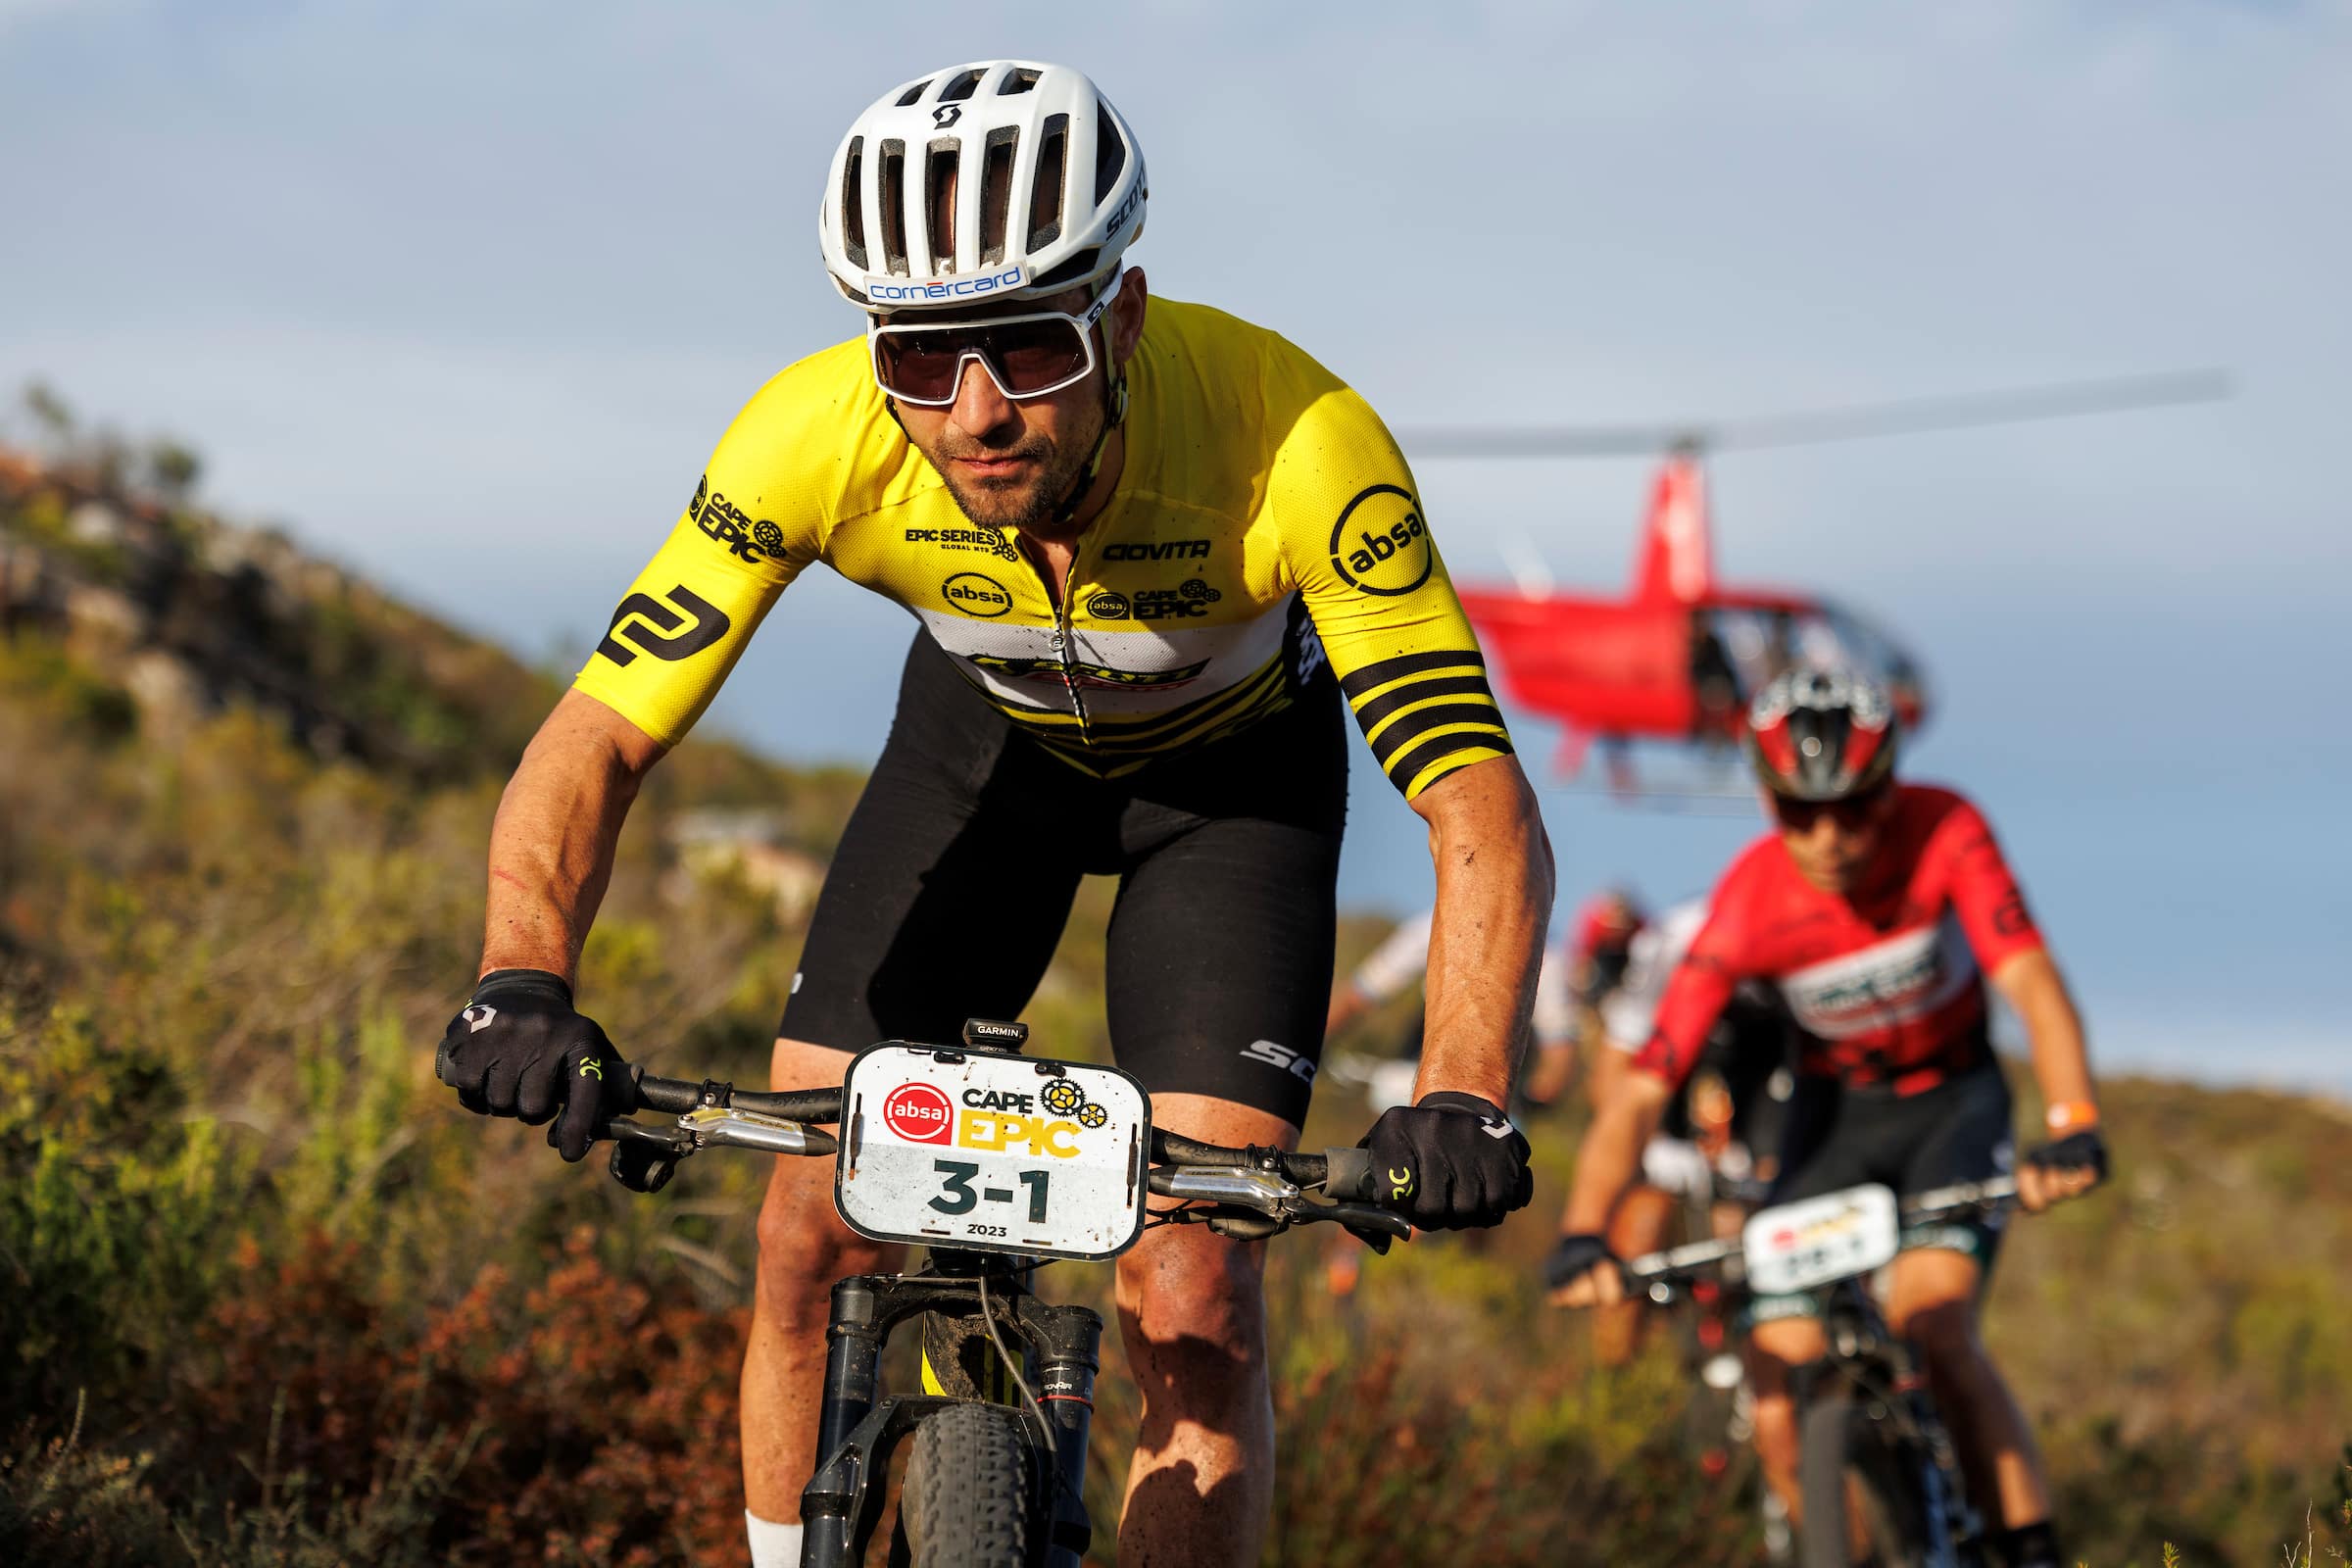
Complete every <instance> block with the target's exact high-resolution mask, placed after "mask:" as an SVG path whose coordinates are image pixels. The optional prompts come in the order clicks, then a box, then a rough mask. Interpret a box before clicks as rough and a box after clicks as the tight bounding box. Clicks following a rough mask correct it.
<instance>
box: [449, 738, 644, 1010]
mask: <svg viewBox="0 0 2352 1568" xmlns="http://www.w3.org/2000/svg"><path fill="white" fill-rule="evenodd" d="M661 757H662V748H661V746H660V745H659V744H658V743H657V742H655V741H654V740H653V739H652V738H651V737H649V736H647V735H646V734H645V733H644V732H643V731H641V730H639V729H637V728H636V727H635V726H634V725H632V724H630V723H629V722H628V721H627V720H626V719H623V718H621V717H620V715H619V714H617V713H615V712H613V711H612V710H611V709H609V708H607V707H605V706H604V705H603V704H602V703H599V702H597V701H596V700H595V699H593V698H589V697H583V696H581V695H580V694H579V693H577V692H572V693H567V694H565V696H564V700H563V701H562V702H560V703H558V704H557V705H556V710H555V711H554V712H552V713H550V714H549V715H548V718H547V722H546V723H544V724H542V725H541V726H540V727H539V733H538V734H537V735H535V736H534V737H532V740H531V744H530V746H529V748H528V749H527V750H526V751H525V752H524V753H523V756H522V761H521V764H520V765H519V766H517V767H516V768H515V776H514V778H512V779H511V780H509V781H508V783H507V790H506V794H505V795H504V796H502V797H501V798H500V800H499V803H498V816H497V818H496V820H495V821H493V822H492V824H491V827H490V886H489V905H488V914H487V917H486V918H485V920H484V925H483V933H482V964H481V973H483V974H488V973H489V972H490V971H491V970H493V969H545V970H548V971H549V972H551V973H554V974H560V975H562V976H563V977H564V979H565V980H566V981H569V980H571V979H572V978H573V974H574V971H575V969H576V968H577V967H578V963H579V956H580V947H581V944H582V943H584V942H586V941H587V938H588V928H589V926H590V924H591V923H592V922H594V920H595V919H596V910H597V907H598V905H600V904H601V903H603V902H604V897H605V886H606V883H607V882H608V880H609V879H610V878H611V876H612V872H613V846H614V845H615V844H616V843H617V842H618V841H619V838H620V825H621V822H622V820H623V818H625V817H626V816H627V814H628V809H629V803H630V802H631V801H633V800H635V799H636V797H637V789H638V786H639V785H640V784H641V783H642V782H643V781H644V778H645V774H646V772H647V770H648V769H650V768H651V767H652V766H653V764H654V763H655V762H656V761H658V760H661Z"/></svg>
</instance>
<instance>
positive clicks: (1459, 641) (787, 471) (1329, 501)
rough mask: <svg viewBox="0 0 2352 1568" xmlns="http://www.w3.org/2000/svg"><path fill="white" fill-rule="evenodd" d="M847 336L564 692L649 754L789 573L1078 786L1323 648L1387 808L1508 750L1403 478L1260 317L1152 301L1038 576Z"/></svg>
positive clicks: (1215, 719)
mask: <svg viewBox="0 0 2352 1568" xmlns="http://www.w3.org/2000/svg"><path fill="white" fill-rule="evenodd" d="M866 355H867V350H866V345H865V342H864V340H863V339H862V338H860V339H856V340H853V341H851V342H848V343H844V344H841V345H839V346H837V347H835V348H830V349H827V350H824V351H823V352H821V353H818V354H814V355H811V356H809V358H808V359H805V360H802V361H801V362H800V363H799V364H797V365H794V366H792V367H790V368H787V369H785V370H783V371H782V372H781V373H779V374H778V375H777V376H776V377H775V378H774V379H773V380H771V381H769V382H768V383H767V385H766V386H764V387H762V388H761V389H760V392H759V394H758V395H757V396H755V397H754V398H753V399H752V401H751V403H750V404H749V405H747V406H746V407H745V409H744V410H743V412H742V413H741V414H740V415H738V416H737V417H736V418H735V422H734V423H733V424H732V425H730V426H729V427H728V429H727V433H726V435H725V436H724V437H723V438H722V439H721V440H720V442H719V444H718V450H717V451H716V452H715V453H713V454H712V455H711V464H710V467H709V468H708V469H707V470H706V471H705V473H704V475H703V481H702V483H701V485H699V486H698V487H697V488H696V490H695V494H694V499H693V501H692V502H691V503H689V505H688V506H687V509H686V515H685V516H684V517H683V518H681V519H680V520H679V522H678V525H677V527H676V528H675V529H673V530H672V531H671V533H670V536H669V539H668V541H667V542H666V543H664V544H663V545H662V548H661V550H660V551H659V552H657V553H656V555H655V556H654V559H653V561H652V563H651V564H648V565H647V566H646V568H645V570H644V571H643V572H641V573H640V574H639V575H638V578H637V580H636V582H635V583H633V584H632V585H631V586H630V589H629V593H628V596H627V597H626V598H624V599H623V600H622V601H621V602H620V607H619V608H618V609H617V610H615V611H614V612H613V621H612V625H611V626H610V628H609V629H608V631H607V633H606V635H605V638H604V640H603V641H602V642H601V643H599V644H598V645H597V649H596V652H595V653H594V654H593V655H591V656H590V658H589V660H588V663H587V665H586V667H584V668H583V669H582V670H581V671H580V673H579V678H578V680H577V681H576V682H575V685H576V686H577V687H578V689H579V690H581V691H583V692H586V693H587V694H588V695H589V696H591V697H594V698H596V699H597V700H598V701H600V702H602V703H605V704H606V705H608V706H609V707H611V708H613V710H615V711H618V712H619V713H620V714H621V715H622V716H624V717H626V718H627V719H628V720H629V721H630V722H632V723H634V724H635V725H637V726H638V727H639V728H640V729H642V730H644V731H645V732H646V733H647V734H649V735H651V736H653V737H654V738H655V739H657V740H659V741H662V742H663V743H664V744H675V743H676V742H677V741H678V740H679V739H680V738H681V737H682V736H683V735H684V734H685V733H686V731H687V729H688V728H689V727H690V726H691V725H692V724H693V723H694V720H695V718H696V717H697V716H698V715H700V714H701V712H702V711H703V710H704V708H705V707H707V706H708V705H709V703H710V701H711V697H712V696H713V695H715V694H716V692H717V691H718V688H719V685H720V683H721V682H722V681H724V680H725V679H726V676H727V672H728V670H729V669H731V668H732V667H733V666H734V663H735V661H736V660H737V659H738V658H740V657H741V656H742V653H743V650H744V647H745V645H746V644H747V643H749V642H750V640H751V637H752V633H753V631H754V630H755V629H757V627H758V626H759V624H760V617H762V616H763V615H765V614H766V613H767V612H768V609H769V607H771V606H772V605H774V604H775V602H776V598H777V596H778V595H779V594H781V593H782V592H783V591H784V588H785V586H786V585H787V584H788V583H790V582H791V581H792V580H793V578H794V577H796V576H798V575H799V574H800V573H801V571H802V570H803V569H804V568H806V567H807V566H808V565H809V563H811V562H815V561H822V562H824V563H825V564H827V565H830V566H831V567H833V569H834V570H836V571H838V572H840V573H841V574H842V575H843V576H845V577H847V578H849V579H850V580H851V581H852V582H856V583H860V584H862V585H864V586H865V587H868V588H871V589H873V590H874V591H875V592H876V593H880V594H884V595H887V596H888V597H889V598H891V599H894V600H896V601H897V602H898V603H900V604H901V605H904V606H905V607H906V608H907V610H908V611H910V612H912V613H913V614H914V615H915V617H916V618H917V619H919V620H920V621H921V622H922V623H923V624H924V626H925V627H926V628H928V629H929V631H930V634H931V635H932V636H933V637H934V638H936V639H937V640H938V642H939V644H940V646H941V647H942V648H944V649H946V650H947V652H948V653H949V654H951V655H952V656H954V658H955V660H956V662H957V664H958V666H959V667H960V668H961V669H962V671H963V673H964V675H965V676H966V677H967V678H968V679H969V680H970V681H971V682H972V684H973V685H974V686H975V687H976V688H978V690H979V691H980V692H981V693H982V694H983V695H984V696H985V697H986V698H987V699H988V701H989V702H991V703H993V704H994V705H995V706H996V707H997V708H998V709H999V710H1000V711H1002V712H1004V713H1005V716H1006V717H1008V718H1010V719H1011V720H1012V721H1013V722H1014V723H1015V724H1016V725H1018V726H1019V727H1020V728H1021V729H1022V730H1023V731H1025V732H1026V733H1028V734H1030V735H1032V736H1034V737H1035V738H1036V739H1037V740H1038V741H1039V742H1041V743H1042V744H1044V745H1045V746H1046V747H1047V748H1048V749H1049V750H1050V751H1052V752H1053V753H1054V755H1055V756H1057V757H1060V758H1062V759H1064V760H1068V761H1070V762H1073V763H1075V764H1076V765H1078V766H1079V767H1082V768H1085V769H1087V770H1089V771H1091V772H1094V773H1097V774H1099V775H1103V776H1105V777H1108V776H1115V775H1117V774H1121V773H1125V772H1129V771H1132V770H1134V769H1136V768H1139V767H1142V766H1144V765H1145V764H1146V763H1148V762H1150V761H1151V760H1152V759H1154V758H1156V757H1161V756H1165V755H1167V754H1169V753H1172V752H1178V751H1182V750H1185V749H1187V748H1190V747H1195V746H1200V745H1202V744H1205V743H1206V742H1208V741H1211V740H1216V739H1219V738H1221V737H1224V736H1226V735H1230V734H1232V733H1234V732H1235V731H1237V730H1240V729H1243V728H1245V727H1247V726H1248V725H1250V724H1252V723H1254V722H1256V721H1257V720H1259V719H1261V718H1264V717H1265V716H1267V715H1268V714H1270V713H1273V712H1275V711H1279V710H1281V709H1282V708H1284V707H1286V706H1287V705H1289V704H1290V703H1291V702H1292V701H1293V700H1294V699H1295V698H1296V697H1297V696H1298V695H1299V692H1300V691H1301V690H1303V689H1304V687H1305V684H1306V682H1307V681H1308V680H1309V679H1310V678H1311V677H1312V676H1313V675H1314V674H1315V672H1316V670H1317V668H1318V666H1319V665H1320V664H1321V663H1322V662H1324V661H1325V660H1327V659H1328V660H1329V662H1330V663H1331V664H1332V666H1333V668H1334V669H1335V670H1336V671H1337V672H1338V674H1339V677H1340V683H1341V687H1342V689H1343V690H1344V691H1345V692H1346V693H1347V695H1348V702H1349V704H1350V706H1351V707H1352V708H1353V709H1354V711H1355V715H1356V719H1357V722H1358V723H1359V724H1360V725H1361V726H1362V727H1363V731H1364V736H1365V738H1366V740H1368V741H1369V742H1370V743H1371V746H1372V751H1373V754H1374V756H1375V757H1376V758H1377V759H1378V760H1379V762H1380V765H1381V766H1382V767H1383V768H1384V769H1385V770H1386V771H1387V773H1388V775H1389V778H1390V779H1391V781H1392V782H1394V783H1395V784H1396V786H1397V788H1398V789H1399V790H1401V791H1403V792H1404V795H1405V798H1406V799H1407V800H1410V799H1412V798H1413V797H1414V796H1417V795H1418V794H1419V793H1420V792H1421V791H1423V790H1425V789H1427V788H1428V787H1429V786H1430V785H1431V784H1432V783H1434V782H1436V781H1437V780H1438V779H1440V778H1442V777H1444V776H1445V775H1446V774H1447V773H1449V772H1451V771H1453V770H1454V769H1456V768H1459V767H1463V766H1465V765H1467V764H1469V763H1472V762H1477V761H1483V760H1486V759H1488V758H1493V757H1500V756H1503V755H1505V754H1507V753H1509V752H1510V750H1511V742H1510V736H1509V734H1508V732H1507V731H1506V730H1505V729H1504V727H1503V723H1502V714H1501V712H1500V711H1499V710H1497V709H1496V707H1495V699H1494V696H1493V694H1492V693H1491V692H1490V691H1489V689H1488V686H1487V680H1486V674H1485V662H1484V661H1483V660H1482V659H1481V658H1480V655H1479V651H1478V642H1477V639H1476V638H1475V637H1473V636H1472V634H1471V631H1470V625H1469V622H1468V621H1467V620H1466V619H1465V618H1464V616H1463V614H1462V609H1461V605H1460V603H1459V602H1458V601H1457V600H1456V599H1455V597H1454V592H1453V585H1452V582H1451V581H1450V580H1449V579H1448V578H1447V576H1446V566H1445V563H1444V562H1443V561H1441V560H1440V559H1439V557H1438V551H1437V546H1436V544H1435V542H1434V541H1433V540H1432V539H1431V537H1430V533H1429V527H1428V524H1427V522H1426V520H1425V519H1424V516H1423V514H1422V510H1421V504H1420V501H1419V500H1418V498H1417V495H1416V492H1415V490H1414V488H1413V478H1412V473H1411V471H1410V470H1409V469H1408V468H1407V467H1406V466H1405V462H1404V458H1403V456H1402V454H1400V453H1399V452H1398V451H1397V446H1396V443H1395V442H1394V441H1393V440H1391V439H1390V437H1389V433H1388V430H1387V429H1386V428H1385V427H1384V426H1383V425H1382V424H1381V422H1380V419H1379V417H1377V416H1376V415H1374V414H1373V412H1372V410H1371V408H1370V407H1369V406H1368V405H1366V404H1365V402H1364V401H1363V399H1362V398H1360V397H1358V396H1357V395H1356V394H1355V393H1354V392H1353V391H1352V390H1350V389H1349V388H1348V386H1347V384H1346V383H1344V382H1343V381H1341V380H1340V379H1339V378H1338V377H1337V376H1335V375H1333V374H1332V373H1331V372H1330V371H1328V370H1326V369H1324V368H1323V367H1321V366H1320V365H1317V364H1316V363H1315V362H1314V361H1313V360H1311V359H1309V358H1308V357H1307V356H1306V355H1304V354H1302V353H1300V352H1299V350H1298V349H1297V348H1295V347H1293V346H1292V345H1291V344H1290V343H1288V342H1286V341H1284V340H1283V339H1282V338H1280V337H1278V336H1276V335H1275V334H1274V333H1272V332H1268V331H1265V330H1263V329H1262V328H1259V327H1255V326H1251V325H1250V324H1249V323H1248V322H1246V321H1242V320H1238V319H1235V318H1233V317H1231V316H1227V315H1225V314H1224V313H1223V312H1220V311H1214V310H1210V309H1208V308H1206V307H1204V306H1199V305H1183V304H1177V303H1175V302H1172V301H1168V300H1161V299H1154V300H1152V303H1151V306H1150V310H1149V313H1148V315H1147V317H1146V320H1145V326H1144V333H1143V340H1142V343H1141V345H1140V347H1139V348H1138V350H1137V352H1136V355H1135V357H1134V358H1133V359H1132V360H1131V361H1130V362H1129V364H1128V369H1127V374H1128V380H1129V387H1130V399H1129V404H1128V414H1127V420H1126V425H1125V431H1126V459H1125V463H1124V466H1122V468H1121V470H1120V473H1119V478H1118V482H1117V486H1116V489H1115V491H1114V493H1113V494H1112V497H1111V499H1110V502H1109V504H1108V505H1107V506H1106V507H1105V508H1104V509H1103V512H1102V514H1101V515H1098V516H1097V517H1096V518H1095V519H1094V521H1093V522H1092V523H1091V524H1090V525H1089V526H1088V528H1087V530H1086V532H1085V533H1084V534H1083V535H1082V536H1081V537H1080V539H1079V541H1078V545H1077V552H1076V557H1075V559H1074V561H1073V562H1072V564H1071V569H1070V572H1069V575H1068V579H1067V581H1066V582H1064V583H1063V584H1062V585H1061V587H1060V592H1059V593H1058V594H1056V593H1054V592H1052V591H1050V590H1049V586H1048V584H1047V582H1046V580H1045V578H1044V576H1043V574H1042V572H1041V571H1040V569H1039V568H1038V567H1037V566H1036V565H1034V564H1032V558H1031V557H1030V556H1029V555H1028V554H1027V553H1026V552H1025V551H1024V550H1023V549H1022V547H1021V540H1020V537H1019V530H1017V529H1014V528H995V527H984V526H980V525H977V524H975V523H973V522H972V521H971V520H970V519H969V518H967V517H966V516H965V515H963V513H962V512H961V510H959V509H958V508H957V506H956V501H955V498H954V497H953V496H952V495H951V494H950V493H949V490H948V487H947V485H946V482H945V481H944V480H942V479H941V478H940V476H939V473H938V471H937V470H936V469H934V468H933V467H932V466H931V465H930V464H929V462H927V461H926V460H925V459H924V458H923V456H922V455H921V454H920V453H919V452H917V451H915V450H914V448H913V446H912V445H911V444H910V443H909V442H908V441H907V437H906V435H905V434H904V433H903V432H902V431H901V430H900V428H899V426H898V423H897V421H896V420H895V419H893V418H892V417H891V414H890V410H889V408H888V407H887V405H886V404H885V402H884V399H883V395H882V393H881V391H880V390H879V389H878V388H877V387H876V386H875V385H874V379H873V374H872V371H871V369H870V367H869V364H868V361H867V358H866Z"/></svg>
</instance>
